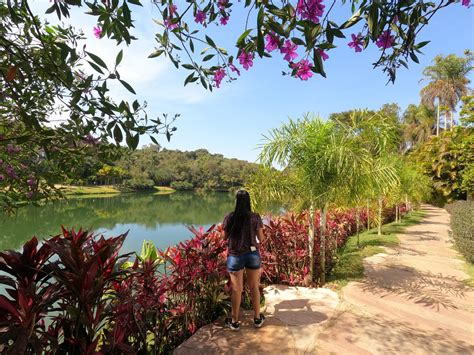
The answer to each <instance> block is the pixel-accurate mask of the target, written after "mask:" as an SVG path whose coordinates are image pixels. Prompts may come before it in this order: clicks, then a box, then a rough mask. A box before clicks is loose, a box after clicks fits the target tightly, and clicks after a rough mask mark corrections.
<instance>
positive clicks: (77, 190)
mask: <svg viewBox="0 0 474 355" xmlns="http://www.w3.org/2000/svg"><path fill="white" fill-rule="evenodd" d="M58 187H59V188H60V189H61V190H62V191H63V192H64V194H65V195H67V196H68V195H74V196H76V195H102V194H109V195H110V194H117V193H121V192H125V191H123V190H119V189H118V188H117V187H115V186H113V185H101V186H74V185H67V186H66V185H60V186H58Z"/></svg>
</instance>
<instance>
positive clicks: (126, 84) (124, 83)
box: [119, 79, 136, 94]
mask: <svg viewBox="0 0 474 355" xmlns="http://www.w3.org/2000/svg"><path fill="white" fill-rule="evenodd" d="M119 81H120V82H121V83H122V85H123V86H125V89H127V90H128V91H130V92H131V93H132V94H136V92H135V90H133V88H132V87H131V86H130V84H129V83H127V82H126V81H124V80H122V79H119Z"/></svg>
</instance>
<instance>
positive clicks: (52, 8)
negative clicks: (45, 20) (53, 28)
mask: <svg viewBox="0 0 474 355" xmlns="http://www.w3.org/2000/svg"><path fill="white" fill-rule="evenodd" d="M56 8H57V5H56V4H54V5H53V6H51V7H50V8H48V9H47V10H46V12H45V13H46V14H51V13H53V12H54V11H56Z"/></svg>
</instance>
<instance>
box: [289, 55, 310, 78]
mask: <svg viewBox="0 0 474 355" xmlns="http://www.w3.org/2000/svg"><path fill="white" fill-rule="evenodd" d="M293 68H294V69H296V77H298V78H300V79H301V80H308V79H309V78H311V77H312V76H313V73H312V72H311V66H310V64H309V61H307V60H306V59H302V60H300V61H299V62H298V63H295V64H293Z"/></svg>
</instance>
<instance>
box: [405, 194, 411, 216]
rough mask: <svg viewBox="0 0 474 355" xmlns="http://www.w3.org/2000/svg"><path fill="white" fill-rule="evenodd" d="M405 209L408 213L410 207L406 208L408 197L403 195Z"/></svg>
mask: <svg viewBox="0 0 474 355" xmlns="http://www.w3.org/2000/svg"><path fill="white" fill-rule="evenodd" d="M405 209H406V211H407V212H410V207H409V206H408V195H406V194H405Z"/></svg>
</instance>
